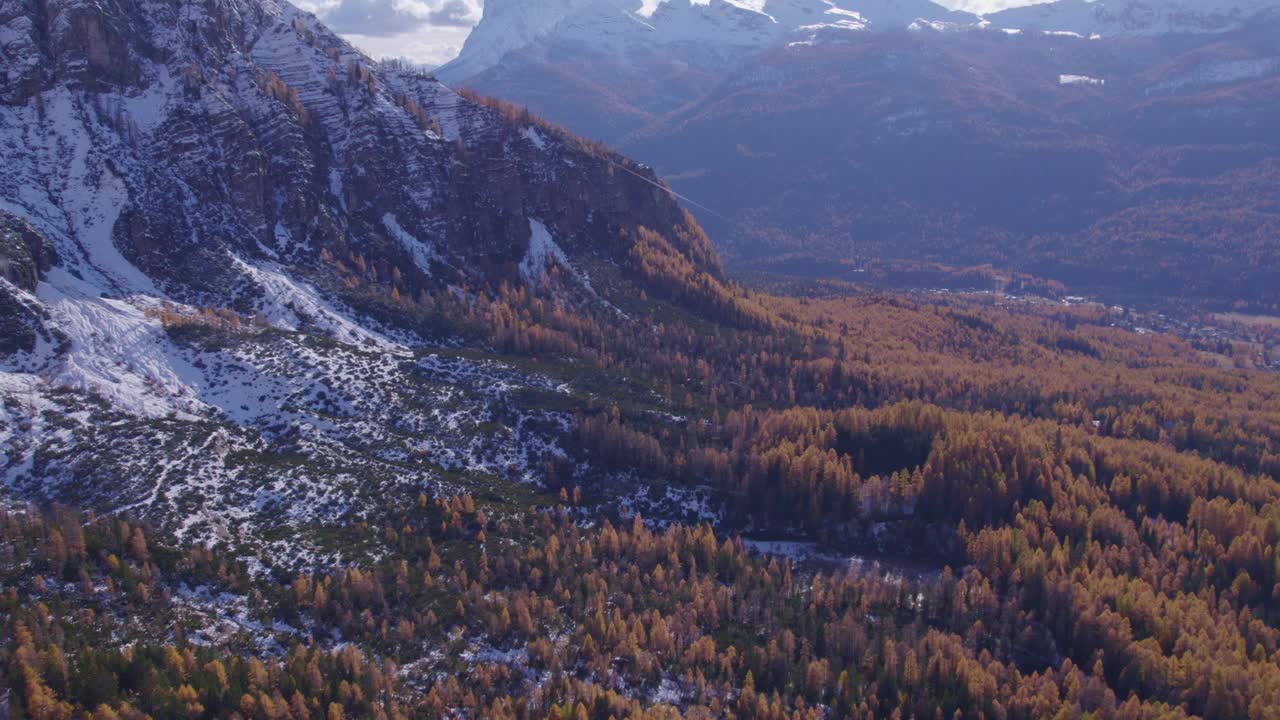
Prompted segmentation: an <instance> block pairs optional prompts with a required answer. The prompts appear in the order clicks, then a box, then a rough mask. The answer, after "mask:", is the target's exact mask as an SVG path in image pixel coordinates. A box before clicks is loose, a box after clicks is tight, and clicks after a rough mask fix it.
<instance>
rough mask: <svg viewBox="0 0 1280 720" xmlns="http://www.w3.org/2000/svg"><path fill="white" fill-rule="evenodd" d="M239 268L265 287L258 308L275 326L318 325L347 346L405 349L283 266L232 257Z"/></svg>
mask: <svg viewBox="0 0 1280 720" xmlns="http://www.w3.org/2000/svg"><path fill="white" fill-rule="evenodd" d="M233 260H234V262H235V265H236V268H237V269H239V270H240V271H241V272H242V273H244V275H245V276H246V277H247V278H249V279H250V280H251V281H252V282H253V283H254V284H255V285H257V286H258V287H259V288H260V289H261V290H262V299H261V300H259V301H258V303H257V308H258V311H259V312H261V313H262V314H263V316H265V317H266V318H267V320H268V321H270V322H271V324H272V325H275V326H277V327H282V328H285V329H287V330H299V329H301V328H304V327H313V328H318V329H320V330H321V331H323V332H324V333H325V334H327V335H329V336H331V337H333V338H334V339H335V340H337V341H339V342H343V343H346V344H348V345H359V346H368V347H376V348H379V349H382V350H385V351H389V352H406V350H405V348H404V346H403V345H401V344H400V343H397V342H395V341H393V340H391V339H389V338H387V337H386V336H385V335H382V334H381V333H377V332H374V331H372V330H368V329H366V328H364V327H362V326H361V325H359V324H358V323H356V322H353V321H352V320H350V319H348V318H347V317H346V316H345V315H344V314H343V313H342V312H340V311H339V310H338V309H337V308H335V307H334V306H333V305H332V304H330V303H329V302H328V301H326V300H324V299H323V298H321V297H320V293H319V292H318V291H317V290H316V289H315V288H313V287H311V286H310V285H307V284H305V283H302V282H299V281H296V280H294V279H293V278H290V277H289V276H288V275H286V274H285V272H284V270H283V269H282V268H280V267H277V266H273V265H251V264H249V263H247V262H245V261H244V260H241V259H240V258H233Z"/></svg>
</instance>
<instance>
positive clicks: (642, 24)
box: [437, 0, 978, 82]
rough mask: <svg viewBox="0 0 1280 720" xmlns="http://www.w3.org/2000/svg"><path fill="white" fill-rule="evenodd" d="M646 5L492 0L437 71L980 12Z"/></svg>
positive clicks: (875, 5)
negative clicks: (564, 48)
mask: <svg viewBox="0 0 1280 720" xmlns="http://www.w3.org/2000/svg"><path fill="white" fill-rule="evenodd" d="M643 7H644V6H642V5H641V3H639V2H638V1H637V0H525V1H524V2H520V3H511V2H497V3H494V2H491V3H489V4H486V6H485V15H484V19H483V20H481V22H480V24H479V25H478V26H477V27H476V29H475V31H474V32H473V33H472V34H471V37H470V38H468V40H467V44H466V46H465V47H464V48H463V51H462V54H461V55H460V56H459V57H458V58H457V59H456V60H454V61H453V62H451V63H448V64H447V65H445V66H443V67H441V68H440V69H439V70H437V74H438V75H439V76H440V77H441V78H444V79H445V80H446V81H451V82H456V81H462V80H466V79H467V78H470V77H473V76H475V75H476V74H478V73H480V72H482V71H484V70H486V69H488V68H490V67H493V66H495V65H497V64H498V63H499V62H501V60H502V58H503V57H505V56H506V55H507V54H508V53H512V52H514V51H518V50H522V49H524V48H528V47H534V46H537V45H539V44H555V43H569V44H572V45H574V46H578V47H586V48H589V49H590V50H591V51H592V52H596V53H600V54H603V55H607V56H614V57H625V56H627V55H628V54H629V53H634V52H640V53H648V52H654V51H656V50H657V49H658V48H662V47H664V46H672V45H679V46H684V47H686V48H688V47H696V49H697V54H698V55H699V56H702V57H706V58H713V59H714V58H718V59H719V60H720V61H723V60H725V59H728V58H734V57H740V56H741V54H742V53H743V52H751V51H757V50H761V49H764V48H767V47H770V46H774V45H780V44H782V43H784V42H787V41H792V40H796V39H797V38H808V39H810V40H811V39H813V38H815V37H816V35H817V34H818V33H820V32H823V31H847V30H865V29H872V30H901V29H906V28H908V27H909V26H910V25H911V24H912V23H913V22H915V21H916V20H924V21H926V22H949V23H954V24H957V25H969V24H973V23H976V22H977V20H978V18H977V17H976V16H974V15H971V14H969V13H962V12H952V11H950V10H947V9H945V8H943V7H942V6H940V5H938V4H936V3H934V2H932V0H701V1H697V0H664V2H662V3H660V4H659V5H657V6H656V7H651V8H649V9H648V11H644V10H643Z"/></svg>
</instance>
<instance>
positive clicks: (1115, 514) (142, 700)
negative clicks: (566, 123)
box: [0, 231, 1280, 720]
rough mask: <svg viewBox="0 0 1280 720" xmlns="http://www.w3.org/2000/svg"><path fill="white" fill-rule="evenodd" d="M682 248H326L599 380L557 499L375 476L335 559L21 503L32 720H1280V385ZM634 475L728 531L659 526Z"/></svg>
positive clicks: (998, 316)
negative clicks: (564, 287)
mask: <svg viewBox="0 0 1280 720" xmlns="http://www.w3.org/2000/svg"><path fill="white" fill-rule="evenodd" d="M686 241H687V242H688V243H689V245H690V246H691V247H694V248H698V247H706V245H705V239H704V238H697V237H691V238H686ZM707 252H708V253H709V252H710V251H709V250H707ZM685 257H686V256H685V255H683V254H681V253H677V252H675V251H673V250H672V249H671V247H670V245H669V244H668V243H667V241H666V240H664V239H663V238H662V237H660V236H658V235H656V234H651V233H647V231H645V232H642V233H641V236H640V237H639V238H637V241H636V242H635V244H634V249H633V250H632V256H631V260H632V262H633V267H634V273H635V276H636V277H639V278H642V281H643V282H644V284H645V286H646V287H648V288H650V289H651V292H639V293H636V294H635V295H634V296H633V299H634V302H633V306H631V307H614V306H604V305H601V304H596V305H585V304H584V305H572V304H567V303H563V302H557V301H554V300H551V299H549V298H555V297H557V294H556V293H555V292H548V291H547V290H548V289H549V288H547V287H543V288H542V290H543V291H544V292H540V293H533V292H530V291H529V290H528V289H527V288H525V287H520V286H515V285H503V286H501V287H499V288H498V289H497V290H496V291H493V292H490V293H485V292H483V291H480V292H476V293H472V294H469V295H468V294H457V293H447V292H440V293H432V292H429V291H427V290H425V289H422V290H421V291H420V292H417V293H413V292H410V289H409V288H405V289H404V291H403V292H402V289H401V288H399V287H397V286H396V285H395V283H394V282H393V281H390V280H387V281H382V282H380V281H378V280H377V279H376V276H373V275H370V274H368V273H365V274H361V273H359V272H358V271H357V270H356V269H355V268H354V266H353V264H352V263H346V264H342V263H340V262H339V261H337V260H332V258H330V260H331V261H332V262H333V263H335V264H342V270H340V271H339V272H342V271H343V270H345V271H347V273H348V274H347V281H346V283H345V291H346V292H347V293H349V294H350V295H351V297H359V298H363V300H362V302H363V303H364V304H365V306H367V307H379V308H381V311H382V312H384V313H401V314H405V315H409V316H413V317H417V318H420V320H421V322H423V323H424V324H430V325H432V326H434V327H438V328H448V329H449V331H450V332H452V333H455V334H457V335H458V336H460V337H467V338H471V340H472V341H473V345H474V346H476V347H483V348H488V349H487V350H484V351H477V352H483V353H485V354H487V356H489V357H492V358H496V359H501V360H502V361H503V362H507V363H511V364H514V365H520V366H528V367H536V368H539V369H540V371H543V372H547V373H549V374H551V375H553V376H554V375H564V376H566V377H573V378H576V379H577V380H578V381H579V382H580V383H583V384H585V385H586V386H587V387H589V388H590V392H588V393H584V394H580V395H574V396H571V397H565V396H555V395H554V394H543V395H538V394H536V393H531V394H530V396H529V397H527V398H525V402H527V403H530V404H537V403H558V404H561V405H562V406H563V407H562V408H561V409H563V410H566V411H569V412H571V413H573V417H574V418H575V420H574V422H573V427H572V429H571V437H572V444H571V447H570V448H569V453H568V455H567V456H566V457H562V458H561V457H554V456H550V455H549V456H548V457H547V458H546V465H547V466H546V478H547V479H546V482H545V484H544V486H542V487H532V486H529V485H527V484H522V483H520V482H518V481H516V480H513V479H505V478H501V477H495V478H489V479H488V480H487V481H486V482H485V483H480V484H477V487H476V489H475V491H474V492H467V493H462V494H455V495H433V494H429V493H426V492H424V493H422V494H420V495H418V496H417V497H416V498H412V497H408V498H400V497H387V498H386V499H385V501H384V502H383V504H382V506H381V510H380V511H378V512H377V513H373V514H366V515H364V516H361V517H352V518H351V521H350V522H349V523H344V524H341V525H339V526H335V527H332V528H329V529H328V530H327V531H326V532H329V533H332V534H333V535H335V536H336V541H339V542H341V543H343V544H345V545H348V546H353V547H363V548H366V549H367V553H366V556H367V560H366V561H364V562H362V563H356V564H352V565H350V566H345V567H340V568H325V567H317V568H315V569H314V570H308V569H306V568H302V569H296V568H295V569H286V568H284V567H276V568H269V569H264V568H262V567H256V566H254V565H253V564H251V563H249V564H247V563H246V562H245V561H244V560H243V559H241V558H238V557H237V553H236V552H235V551H234V550H233V548H232V546H231V545H225V546H214V547H200V546H190V547H180V546H175V545H174V544H173V543H172V541H171V540H170V539H169V538H167V537H166V536H165V535H164V533H162V532H160V531H158V530H156V529H155V528H152V527H150V526H149V525H148V524H147V523H145V522H140V521H136V520H134V519H132V518H130V517H128V515H127V513H125V514H119V515H114V516H95V515H94V514H93V513H92V512H90V511H89V510H88V509H77V508H71V507H66V506H48V507H34V506H29V507H13V508H11V509H9V510H8V511H7V512H5V514H4V515H3V516H2V517H0V536H2V540H0V578H3V583H2V584H3V586H4V588H5V589H4V594H3V600H2V603H3V604H2V607H3V622H4V625H5V638H6V639H5V641H4V642H5V644H4V649H3V656H2V659H3V667H4V672H5V680H6V682H7V685H8V686H9V687H10V688H11V689H10V690H9V698H8V702H9V705H10V708H11V711H10V715H11V717H17V718H28V717H29V718H37V719H43V718H72V717H92V718H97V719H104V720H105V719H107V718H143V717H154V718H161V717H217V718H329V719H333V718H344V717H348V718H354V717H385V718H395V717H424V718H434V717H492V718H508V717H510V718H545V717H563V718H599V719H600V720H605V719H607V718H631V717H635V718H640V717H655V718H657V717H662V718H666V717H690V718H713V717H742V718H820V717H841V718H843V717H850V718H872V717H892V718H907V717H916V718H926V717H927V718H940V717H945V718H953V717H954V718H1045V717H1060V718H1084V717H1094V718H1157V717H1204V718H1222V719H1226V718H1252V719H1265V718H1275V717H1280V714H1278V713H1280V664H1278V663H1280V655H1278V652H1280V650H1278V647H1280V609H1278V608H1280V551H1278V547H1280V482H1277V478H1278V477H1280V376H1276V375H1275V374H1268V373H1264V372H1259V371H1254V370H1248V369H1238V368H1233V367H1230V366H1229V364H1224V363H1223V362H1221V360H1222V359H1223V358H1222V357H1218V356H1215V355H1213V354H1212V353H1209V352H1207V351H1205V350H1202V349H1197V348H1194V347H1192V346H1191V345H1189V344H1187V343H1185V342H1183V341H1181V340H1177V339H1175V338H1172V337H1168V336H1162V335H1155V334H1145V335H1144V334H1136V333H1131V332H1127V331H1123V330H1118V329H1115V328H1113V327H1111V325H1112V324H1114V323H1113V322H1112V321H1113V319H1114V318H1113V316H1112V314H1111V311H1109V310H1107V309H1105V308H1101V307H1092V306H1084V307H1074V308H1067V307H1062V306H1059V305H1055V304H1027V303H1019V302H1016V301H1009V302H1005V301H992V300H991V299H990V298H973V297H964V296H954V297H942V298H935V299H933V300H930V301H922V300H919V299H913V298H910V297H905V296H897V295H880V294H867V293H858V292H825V293H822V294H820V295H819V294H810V295H809V296H790V297H783V296H776V295H767V294H762V293H758V292H754V291H750V290H747V289H744V288H742V287H739V286H736V285H733V284H731V283H729V282H728V281H725V280H723V279H722V278H721V277H719V276H718V275H717V274H715V273H714V272H706V271H700V270H697V269H695V268H694V267H693V266H692V265H691V264H690V263H689V262H688V261H687V259H685ZM371 277H372V278H373V279H370V278H371ZM596 278H597V280H596V281H597V283H598V284H600V285H601V286H603V285H604V284H605V283H606V282H607V281H610V278H609V276H608V275H607V274H605V273H604V272H603V271H601V272H598V273H597V275H596ZM545 282H546V283H547V284H548V285H550V286H554V285H555V284H556V283H562V282H568V280H567V279H565V278H562V277H560V275H559V274H557V273H556V272H555V271H554V270H553V271H552V272H551V274H550V275H549V276H548V278H546V280H545ZM612 282H615V283H618V284H620V285H621V284H626V283H629V282H630V280H628V279H624V277H622V276H616V277H613V278H612ZM550 289H551V290H553V289H554V287H552V288H550ZM612 296H613V297H621V296H622V295H618V294H613V295H612ZM620 318H626V319H625V320H620ZM168 326H169V332H170V333H171V334H173V335H175V336H178V337H182V338H186V341H194V340H192V338H197V337H198V338H199V341H200V342H215V341H217V338H219V337H224V336H229V335H234V334H236V333H242V332H245V329H244V328H243V327H241V326H240V324H239V323H238V322H229V321H227V320H226V318H225V317H224V316H219V315H216V314H212V313H211V314H209V315H208V316H206V317H205V318H204V319H203V320H202V319H199V318H197V319H189V320H188V321H184V322H171V323H168ZM1224 365H1226V366H1224ZM628 473H633V474H634V475H635V476H637V477H647V478H657V479H660V480H661V483H663V484H664V486H665V487H667V488H710V489H711V491H712V496H713V497H716V498H721V499H722V501H723V509H724V513H723V519H722V522H720V523H719V524H718V525H717V526H712V525H711V524H707V523H705V522H700V521H698V520H697V519H696V518H692V517H691V518H688V519H687V521H682V520H681V518H680V517H678V516H677V517H671V518H666V519H663V520H662V521H660V522H648V521H646V520H645V519H643V518H642V516H641V515H640V514H637V513H636V512H635V511H634V508H633V507H632V505H633V503H632V502H631V501H629V500H628V499H626V498H624V497H622V496H620V495H618V494H617V488H616V487H614V486H615V485H616V482H610V481H608V480H605V478H617V477H620V476H626V475H627V474H628ZM651 489H652V488H651ZM762 536H764V537H772V538H787V539H792V540H805V541H808V542H811V543H815V544H816V547H819V548H821V549H822V551H823V552H824V553H825V554H826V555H828V556H849V555H856V554H858V553H878V554H879V555H880V556H883V557H889V558H893V559H897V560H899V561H903V562H906V561H910V562H912V563H914V564H915V565H914V566H919V567H924V568H926V570H925V571H922V572H918V573H910V572H897V573H879V574H877V573H865V572H856V571H850V570H848V569H847V568H843V567H830V566H823V565H822V564H820V563H812V562H808V561H800V562H796V563H794V564H793V562H792V561H791V560H790V559H787V558H783V557H779V556H776V555H769V554H761V553H758V552H756V551H755V549H754V543H753V542H752V541H749V540H745V539H744V537H762ZM200 598H203V599H204V600H206V601H209V602H205V603H204V604H203V605H202V607H208V606H209V605H213V606H215V607H216V606H218V605H219V603H225V604H227V605H228V607H229V608H230V609H228V608H224V610H225V611H226V612H234V613H236V614H238V615H239V617H240V618H241V620H242V622H239V623H232V624H223V625H224V626H225V627H224V630H223V631H221V632H220V631H219V629H218V628H219V623H218V622H216V621H214V622H213V623H212V625H211V624H210V619H209V617H208V615H207V613H206V614H201V613H200V612H195V611H194V610H193V608H196V607H197V606H201V603H199V602H197V600H198V599H200ZM210 599H212V600H211V601H210ZM245 620H247V621H249V622H248V624H246V622H243V621H245ZM246 627H260V628H262V631H261V632H254V631H249V630H246V629H245V628H246ZM281 628H287V629H288V630H287V632H284V633H279V632H272V630H280V629H281ZM282 635H283V636H287V638H289V639H288V641H287V642H280V641H279V640H278V639H276V638H279V637H281V636H282ZM418 668H429V669H430V672H417V671H416V670H417V669H418Z"/></svg>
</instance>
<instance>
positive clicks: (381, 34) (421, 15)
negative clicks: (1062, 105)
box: [294, 0, 1045, 66]
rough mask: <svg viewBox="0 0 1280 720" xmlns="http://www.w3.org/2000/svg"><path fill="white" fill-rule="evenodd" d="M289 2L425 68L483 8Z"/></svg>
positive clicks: (366, 0) (362, 43)
mask: <svg viewBox="0 0 1280 720" xmlns="http://www.w3.org/2000/svg"><path fill="white" fill-rule="evenodd" d="M294 1H295V3H296V4H297V5H298V6H299V7H301V8H303V9H305V10H310V11H311V12H314V13H315V14H316V15H319V16H320V18H321V19H322V20H324V22H325V23H326V24H327V25H328V26H329V27H330V28H332V29H333V30H334V31H335V32H337V33H339V34H340V35H342V36H343V37H345V38H346V39H347V40H349V41H350V42H352V43H354V44H355V45H356V46H357V47H359V48H360V49H361V50H364V51H365V52H366V53H368V54H370V55H372V56H374V57H380V58H381V57H398V58H407V59H409V60H412V61H414V62H417V63H422V64H424V65H431V66H434V65H439V64H441V63H444V62H448V61H449V60H452V59H453V58H454V57H455V56H456V55H457V54H458V52H459V51H460V50H462V43H463V42H465V41H466V39H467V35H468V34H469V33H470V32H471V28H472V27H474V26H475V24H476V23H477V22H479V21H480V15H481V13H482V12H483V8H484V0H294ZM534 1H535V0H529V2H534ZM937 1H938V2H939V4H941V5H946V6H947V7H951V8H956V9H962V10H969V11H971V12H994V11H996V10H1001V9H1004V8H1008V7H1017V6H1019V5H1031V4H1033V3H1035V2H1044V1H1045V0H937Z"/></svg>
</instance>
